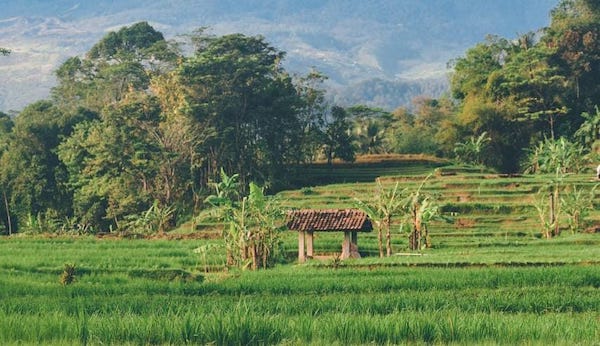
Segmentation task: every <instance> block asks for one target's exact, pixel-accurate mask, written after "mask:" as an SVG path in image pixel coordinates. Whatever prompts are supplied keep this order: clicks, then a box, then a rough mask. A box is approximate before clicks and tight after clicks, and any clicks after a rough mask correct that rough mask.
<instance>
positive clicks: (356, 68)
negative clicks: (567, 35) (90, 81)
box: [0, 0, 558, 111]
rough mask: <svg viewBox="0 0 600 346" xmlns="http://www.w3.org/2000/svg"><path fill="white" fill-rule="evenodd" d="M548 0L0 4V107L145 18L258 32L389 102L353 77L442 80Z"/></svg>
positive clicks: (539, 22) (345, 95)
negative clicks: (3, 51) (477, 47)
mask: <svg viewBox="0 0 600 346" xmlns="http://www.w3.org/2000/svg"><path fill="white" fill-rule="evenodd" d="M557 2H558V0H530V1H527V2H524V3H522V2H521V1H517V0H507V1H480V0H428V1H412V0H397V1H384V0H370V1H368V0H362V1H358V0H345V1H342V0H319V1H317V0H309V1H303V2H302V3H300V2H295V1H285V0H262V1H259V0H245V1H233V0H221V1H216V0H203V1H193V0H156V1H152V2H147V1H142V0H127V1H109V0H100V1H95V2H89V1H86V2H84V1H75V0H54V1H51V2H48V1H41V0H24V1H15V2H10V3H6V4H1V5H0V47H6V48H10V49H11V50H12V51H13V54H11V56H8V57H2V58H1V59H0V74H1V75H2V76H3V77H4V78H2V79H1V80H0V110H4V111H6V110H10V109H21V108H22V107H23V106H25V105H26V104H28V103H30V102H33V101H35V100H37V99H40V98H45V97H47V96H48V93H49V91H50V88H51V87H52V86H53V85H54V83H55V80H54V77H53V75H52V73H53V71H54V70H55V69H56V68H57V67H58V66H59V65H60V64H61V63H62V62H63V61H64V60H65V59H66V58H68V57H70V56H75V55H82V54H84V53H85V52H86V51H88V50H89V49H90V48H91V47H92V45H93V44H94V43H96V42H97V41H98V40H99V39H100V38H101V37H102V36H103V35H105V34H106V33H107V32H108V31H110V30H116V29H118V28H120V27H122V26H124V25H130V24H132V23H135V22H138V21H144V20H145V21H148V22H149V23H150V24H151V25H153V26H154V27H155V28H156V29H157V30H159V31H161V32H163V33H164V34H165V36H166V38H167V39H171V38H174V37H176V36H177V35H181V34H185V33H189V32H191V31H192V30H193V29H195V28H198V27H203V26H208V27H210V32H211V33H214V34H217V35H222V34H227V33H233V32H241V33H243V34H246V35H262V36H264V37H265V38H266V40H267V41H268V42H270V43H271V44H272V45H273V46H275V47H276V48H277V49H280V50H283V51H286V52H287V57H286V60H285V61H284V66H285V67H286V69H287V70H288V71H290V72H293V73H299V74H304V73H306V72H308V71H309V70H310V68H312V67H315V68H316V69H317V70H319V71H321V72H323V73H324V74H325V75H327V76H328V77H329V80H328V84H327V88H328V90H329V91H330V95H331V97H332V98H333V99H334V100H339V101H340V102H344V103H347V104H353V103H364V104H368V105H372V106H379V107H383V108H388V109H392V108H395V107H397V106H401V105H406V102H407V100H409V99H410V96H403V97H400V99H401V102H400V101H398V102H395V103H394V102H393V97H395V96H393V95H395V92H391V93H390V95H389V96H385V97H380V98H379V99H380V100H381V99H388V100H389V101H386V102H381V101H377V100H374V99H373V97H371V98H370V99H369V98H368V97H361V96H360V95H357V94H356V88H357V86H360V85H364V84H365V83H366V82H368V81H369V80H371V83H373V81H376V80H380V81H384V82H385V83H386V85H387V87H388V88H389V87H390V85H392V84H396V85H398V86H399V87H398V88H399V89H398V90H400V89H402V88H405V89H419V88H418V87H415V85H423V88H422V89H423V90H427V89H433V88H432V87H431V85H439V83H440V81H442V80H445V79H446V76H447V73H448V70H447V68H446V63H447V62H448V61H449V60H451V59H453V58H456V57H458V56H460V55H462V54H463V53H464V51H465V49H467V48H469V47H470V46H472V45H474V44H475V43H477V42H481V41H483V39H484V37H485V35H487V34H496V35H499V36H503V37H507V38H512V37H516V36H517V35H518V34H520V33H525V32H528V31H532V30H536V29H539V28H541V27H543V26H546V25H547V24H548V22H549V10H550V9H551V8H552V7H554V6H555V5H556V4H557ZM367 84H368V83H367ZM438 89H439V88H435V90H438ZM351 95H354V96H351ZM431 96H437V95H431Z"/></svg>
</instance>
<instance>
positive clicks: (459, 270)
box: [0, 158, 600, 345]
mask: <svg viewBox="0 0 600 346" xmlns="http://www.w3.org/2000/svg"><path fill="white" fill-rule="evenodd" d="M369 160H370V161H369ZM369 160H366V162H361V163H359V165H362V166H360V168H361V169H363V170H364V171H363V172H367V173H364V175H361V177H359V178H360V179H363V178H362V177H367V176H368V175H371V176H378V175H381V174H383V173H385V174H388V173H389V174H391V175H386V176H385V177H384V178H382V181H383V182H384V184H386V186H392V184H395V183H396V182H399V183H400V184H402V186H405V187H416V186H418V184H420V183H421V181H422V180H423V179H424V178H425V177H426V176H427V175H428V174H429V173H430V172H431V171H432V170H433V169H434V168H435V167H437V166H436V165H423V164H421V165H420V166H419V164H418V163H414V162H413V163H410V165H409V164H407V163H406V162H405V161H401V162H400V163H398V162H396V163H395V164H396V166H394V165H392V164H390V163H389V162H388V163H383V162H377V160H376V158H370V159H369ZM398 165H399V166H398ZM411 165H413V166H411ZM318 169H319V167H316V168H314V170H313V171H312V173H311V174H315V175H317V176H318V174H322V173H323V172H321V173H319V171H318ZM394 169H395V170H396V173H393V171H394ZM334 170H335V171H338V170H339V172H337V173H332V171H327V172H325V173H326V174H328V175H329V178H328V179H331V180H332V181H337V183H335V184H331V185H326V186H318V185H317V184H314V185H307V186H309V187H305V188H303V189H299V190H292V191H282V192H281V193H279V198H280V199H281V200H282V202H284V203H285V205H286V206H287V207H289V208H301V207H310V208H347V207H353V205H354V198H355V197H361V198H368V196H369V195H370V194H371V193H372V191H374V189H375V184H374V183H373V182H372V180H368V179H367V180H366V181H367V182H364V183H347V182H346V183H343V181H346V180H348V179H349V178H348V177H349V176H351V174H352V169H351V167H350V166H345V165H340V166H336V167H335V168H334ZM398 172H400V173H398ZM439 172H450V173H452V174H453V175H452V174H438V175H434V176H432V177H430V178H429V180H428V184H427V186H426V190H427V191H429V192H431V193H433V194H438V195H439V198H440V203H441V204H442V206H443V208H442V209H443V210H444V212H445V214H446V216H449V217H450V218H451V221H450V222H447V223H446V222H436V223H434V224H432V225H431V226H430V231H431V236H432V242H433V248H431V249H427V250H424V251H422V252H420V253H419V254H418V255H417V256H405V253H406V252H408V250H407V241H406V240H407V239H406V234H405V233H401V232H400V231H399V228H398V227H397V226H398V224H396V227H395V228H394V234H393V247H394V251H395V253H396V255H394V256H392V257H389V258H383V259H380V258H378V257H377V253H378V251H377V240H376V235H375V234H374V233H368V234H362V233H361V234H360V235H359V239H358V242H359V249H360V251H361V253H362V254H363V258H362V259H356V260H347V261H342V262H341V263H337V262H335V261H334V260H333V259H325V260H322V261H319V260H313V261H309V262H307V263H306V264H302V265H298V264H296V263H295V259H296V256H297V235H296V234H295V233H293V232H285V233H284V234H283V235H282V239H283V247H284V257H283V258H282V260H281V263H280V264H279V265H278V266H277V267H276V268H274V269H270V270H265V271H259V272H245V271H237V270H229V271H224V270H223V268H224V266H223V265H224V262H225V261H224V256H223V251H222V248H219V247H206V248H207V249H208V248H210V249H211V251H207V252H206V253H198V252H195V251H194V250H195V249H197V248H198V247H201V246H205V245H207V244H215V245H216V244H218V243H219V241H218V239H213V240H210V239H182V240H165V239H151V240H142V239H112V238H104V239H99V238H94V237H52V238H49V237H44V236H37V237H20V236H13V237H5V238H0V287H1V288H2V289H0V344H2V345H34V344H35V345H38V344H44V345H81V344H92V345H100V344H118V345H179V344H217V345H242V344H244V345H265V344H283V345H322V344H331V345H364V344H410V345H425V344H453V345H463V344H478V345H515V344H527V345H573V344H579V345H594V344H597V343H598V340H600V323H598V322H600V313H599V311H600V271H599V270H598V267H599V263H598V261H600V260H599V259H600V246H599V245H600V236H599V235H598V234H592V233H577V234H571V233H569V232H566V231H564V232H563V234H562V235H561V236H559V237H557V238H554V239H550V240H546V239H540V237H539V233H540V232H539V229H538V227H539V226H538V221H537V216H536V215H535V210H534V209H533V208H532V207H531V195H532V194H534V193H535V192H536V191H537V190H538V189H539V188H540V187H541V186H542V185H543V184H544V183H545V181H546V178H548V177H543V176H541V177H539V176H536V177H533V176H522V177H499V176H498V175H496V174H493V173H490V172H483V173H482V172H480V171H477V170H469V169H466V170H465V169H464V168H461V167H450V168H442V169H438V173H439ZM338 173H339V174H338ZM361 174H363V173H361ZM365 179H366V178H365ZM369 179H370V178H369ZM567 180H568V182H569V183H573V184H577V185H578V186H582V187H583V188H588V187H589V188H591V187H592V186H593V185H594V184H595V183H596V182H594V181H591V180H590V177H589V176H586V175H575V176H570V177H569V178H568V179H567ZM340 182H341V183H340ZM591 220H592V222H597V221H595V220H600V212H598V211H596V210H594V211H593V212H592V214H591ZM199 229H200V231H199V232H209V233H210V232H214V224H210V223H206V224H202V225H200V227H199ZM188 232H189V230H188ZM341 240H342V235H341V234H336V233H326V234H325V233H317V234H316V239H315V250H316V252H317V253H319V254H325V255H332V256H333V255H335V254H336V253H339V252H340V251H341ZM67 265H68V266H67ZM68 268H72V269H74V271H73V272H69V276H72V278H73V279H74V280H73V281H71V282H70V283H69V284H65V285H63V284H61V276H62V275H64V273H65V271H66V269H68ZM207 271H208V272H207Z"/></svg>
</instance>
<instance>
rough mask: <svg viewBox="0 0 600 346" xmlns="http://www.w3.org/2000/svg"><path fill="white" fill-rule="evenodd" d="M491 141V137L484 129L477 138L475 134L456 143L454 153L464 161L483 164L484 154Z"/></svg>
mask: <svg viewBox="0 0 600 346" xmlns="http://www.w3.org/2000/svg"><path fill="white" fill-rule="evenodd" d="M490 141H491V138H490V137H489V136H488V134H487V132H485V131H484V132H483V133H481V134H480V135H479V137H477V138H475V137H474V136H473V137H470V138H469V140H467V141H466V142H463V143H456V145H455V147H454V154H455V155H456V158H457V159H458V160H459V161H460V162H462V163H467V164H475V165H481V164H482V163H483V154H484V152H485V149H486V146H487V145H488V144H489V142H490Z"/></svg>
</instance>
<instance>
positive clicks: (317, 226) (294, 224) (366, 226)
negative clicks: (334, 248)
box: [287, 209, 373, 232]
mask: <svg viewBox="0 0 600 346" xmlns="http://www.w3.org/2000/svg"><path fill="white" fill-rule="evenodd" d="M287 227H288V229H290V230H293V231H324V232H339V231H356V232H370V231H371V230H373V225H372V224H371V220H370V219H369V217H368V216H367V214H366V213H365V212H363V211H360V210H356V209H323V210H315V209H301V210H292V211H289V212H288V221H287Z"/></svg>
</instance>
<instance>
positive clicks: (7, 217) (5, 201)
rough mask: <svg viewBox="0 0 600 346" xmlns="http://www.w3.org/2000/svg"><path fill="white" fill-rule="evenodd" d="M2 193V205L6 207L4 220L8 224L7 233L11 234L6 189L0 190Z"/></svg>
mask: <svg viewBox="0 0 600 346" xmlns="http://www.w3.org/2000/svg"><path fill="white" fill-rule="evenodd" d="M2 194H3V195H4V207H5V208H6V221H7V226H8V235H12V222H11V220H10V209H9V208H8V199H7V198H6V190H2Z"/></svg>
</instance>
